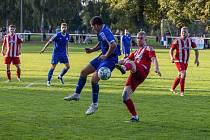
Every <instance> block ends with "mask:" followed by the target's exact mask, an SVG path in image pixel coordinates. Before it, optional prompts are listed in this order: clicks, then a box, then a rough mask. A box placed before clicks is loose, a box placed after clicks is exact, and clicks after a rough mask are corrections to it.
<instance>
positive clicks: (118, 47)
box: [115, 29, 121, 56]
mask: <svg viewBox="0 0 210 140" xmlns="http://www.w3.org/2000/svg"><path fill="white" fill-rule="evenodd" d="M115 35H116V37H117V54H118V56H120V55H121V50H120V38H121V34H120V30H118V29H117V30H116V33H115Z"/></svg>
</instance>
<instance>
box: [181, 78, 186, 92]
mask: <svg viewBox="0 0 210 140" xmlns="http://www.w3.org/2000/svg"><path fill="white" fill-rule="evenodd" d="M184 84H185V79H183V78H180V92H184Z"/></svg>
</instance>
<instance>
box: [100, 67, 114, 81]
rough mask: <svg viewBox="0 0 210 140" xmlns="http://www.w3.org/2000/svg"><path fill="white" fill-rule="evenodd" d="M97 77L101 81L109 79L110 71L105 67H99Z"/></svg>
mask: <svg viewBox="0 0 210 140" xmlns="http://www.w3.org/2000/svg"><path fill="white" fill-rule="evenodd" d="M98 77H99V78H100V79H101V80H108V79H109V78H110V77H111V70H110V69H109V68H107V67H101V68H100V69H99V70H98Z"/></svg>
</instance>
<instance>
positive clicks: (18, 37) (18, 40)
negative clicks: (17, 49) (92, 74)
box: [17, 35, 23, 44]
mask: <svg viewBox="0 0 210 140" xmlns="http://www.w3.org/2000/svg"><path fill="white" fill-rule="evenodd" d="M17 43H18V44H21V43H23V39H22V38H21V37H20V36H19V35H18V36H17Z"/></svg>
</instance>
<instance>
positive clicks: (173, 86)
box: [171, 77, 180, 90]
mask: <svg viewBox="0 0 210 140" xmlns="http://www.w3.org/2000/svg"><path fill="white" fill-rule="evenodd" d="M179 82H180V78H179V77H176V79H175V80H174V83H173V85H172V87H171V89H172V90H174V89H175V88H176V87H177V85H178V84H179Z"/></svg>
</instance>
